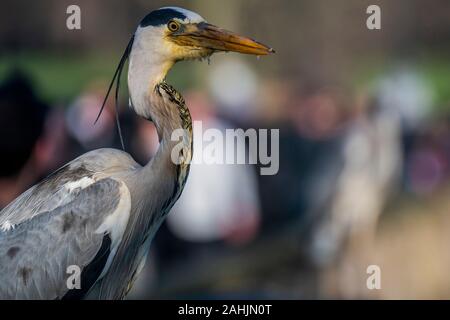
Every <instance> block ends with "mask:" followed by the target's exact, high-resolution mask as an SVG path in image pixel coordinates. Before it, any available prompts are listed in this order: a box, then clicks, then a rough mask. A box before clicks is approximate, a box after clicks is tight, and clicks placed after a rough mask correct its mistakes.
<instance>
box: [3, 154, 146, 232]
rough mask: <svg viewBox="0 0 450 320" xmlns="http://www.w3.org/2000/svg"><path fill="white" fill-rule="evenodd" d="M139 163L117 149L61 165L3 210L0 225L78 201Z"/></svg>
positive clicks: (21, 220)
mask: <svg viewBox="0 0 450 320" xmlns="http://www.w3.org/2000/svg"><path fill="white" fill-rule="evenodd" d="M138 167H139V165H138V164H137V163H136V162H135V161H134V160H133V159H132V158H131V156H129V155H128V154H127V153H125V152H122V151H119V150H114V149H100V150H95V151H91V152H88V153H86V154H84V155H82V156H80V157H78V158H77V159H75V160H73V161H71V162H69V163H68V164H66V165H65V166H63V167H61V168H59V169H58V170H56V171H55V172H53V173H52V174H50V175H49V176H48V177H46V178H45V179H43V180H42V181H41V182H39V183H38V184H36V185H34V186H33V187H31V188H30V189H28V190H27V191H25V192H24V193H22V194H21V195H20V196H19V197H17V198H16V199H15V200H14V201H13V202H12V203H10V204H9V205H8V206H7V207H6V208H4V209H3V210H2V211H0V228H3V229H5V228H12V227H13V226H14V225H17V224H19V223H21V222H23V221H26V220H29V219H32V218H33V217H35V216H37V215H39V214H41V213H43V212H47V211H52V210H55V209H56V208H58V207H61V206H64V205H66V204H67V203H70V202H72V201H74V200H75V199H76V198H77V197H78V196H79V194H80V192H81V191H82V190H84V189H86V188H88V187H90V186H92V185H94V184H96V183H97V182H99V181H101V180H104V179H107V178H112V179H113V180H116V181H119V182H120V180H121V179H120V178H119V177H120V176H125V175H126V173H127V172H130V171H132V170H134V169H136V168H138Z"/></svg>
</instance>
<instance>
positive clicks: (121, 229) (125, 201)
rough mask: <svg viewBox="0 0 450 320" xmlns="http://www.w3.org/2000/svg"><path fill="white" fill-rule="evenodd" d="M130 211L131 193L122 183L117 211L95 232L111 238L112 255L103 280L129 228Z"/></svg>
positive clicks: (104, 271)
mask: <svg viewBox="0 0 450 320" xmlns="http://www.w3.org/2000/svg"><path fill="white" fill-rule="evenodd" d="M130 211H131V196H130V191H129V190H128V187H127V186H126V185H125V183H123V182H121V185H120V200H119V204H118V205H117V208H116V210H114V212H113V213H112V214H110V215H109V216H107V217H106V219H105V220H104V221H103V223H102V224H101V225H100V226H99V227H98V228H97V230H95V233H98V234H101V233H108V234H109V236H110V237H111V253H110V255H109V257H108V261H106V264H105V267H104V269H103V271H102V273H101V275H100V277H99V278H102V277H103V276H104V275H105V274H106V272H107V271H108V269H109V267H110V266H111V263H112V260H113V258H114V256H115V254H116V252H117V249H118V248H119V245H120V243H121V241H122V237H123V235H124V233H125V229H126V228H127V224H128V219H129V217H130Z"/></svg>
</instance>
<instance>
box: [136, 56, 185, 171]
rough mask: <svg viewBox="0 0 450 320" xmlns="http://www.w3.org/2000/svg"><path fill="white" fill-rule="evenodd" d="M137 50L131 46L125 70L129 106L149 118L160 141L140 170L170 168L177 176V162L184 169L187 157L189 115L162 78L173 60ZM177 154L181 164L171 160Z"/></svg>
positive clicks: (177, 95)
mask: <svg viewBox="0 0 450 320" xmlns="http://www.w3.org/2000/svg"><path fill="white" fill-rule="evenodd" d="M139 52H140V49H139V48H137V49H136V48H135V47H133V51H132V53H131V55H130V66H129V70H128V89H129V92H130V97H131V103H132V108H133V109H134V110H135V112H136V113H137V114H139V115H140V116H142V117H144V118H146V119H148V120H151V121H153V123H154V124H155V126H156V130H157V132H158V138H159V141H160V147H159V149H158V151H157V153H156V155H155V156H154V157H153V159H152V160H151V161H150V162H149V163H148V164H147V165H146V166H145V168H144V170H145V171H146V172H149V173H151V174H149V176H152V175H153V174H154V173H155V172H158V173H161V174H163V175H164V174H166V175H167V174H168V173H170V172H171V171H174V172H176V175H179V174H180V172H179V170H178V169H179V168H180V164H181V167H183V168H186V167H187V168H188V163H189V162H190V159H191V154H192V120H191V116H190V113H189V110H188V109H187V107H186V105H185V102H184V99H183V98H182V97H181V95H180V94H179V93H178V92H177V91H176V90H175V89H174V88H172V87H171V86H170V85H168V84H167V83H165V82H164V80H163V79H164V77H165V76H166V74H167V71H168V70H169V69H170V67H172V65H173V63H170V62H164V61H159V59H157V58H154V57H153V58H152V57H151V56H149V55H145V54H143V53H141V54H140V53H139ZM174 152H175V153H174ZM177 153H179V154H180V155H181V156H182V157H183V158H184V159H183V160H182V161H181V163H177V162H176V161H174V160H176V159H173V157H174V154H177ZM167 170H169V171H167ZM177 179H178V177H177Z"/></svg>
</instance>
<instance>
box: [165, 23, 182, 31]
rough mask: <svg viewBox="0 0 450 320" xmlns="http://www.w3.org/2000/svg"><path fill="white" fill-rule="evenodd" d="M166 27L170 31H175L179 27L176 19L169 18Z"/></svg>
mask: <svg viewBox="0 0 450 320" xmlns="http://www.w3.org/2000/svg"><path fill="white" fill-rule="evenodd" d="M167 28H169V30H170V31H172V32H176V31H178V30H179V29H180V24H179V23H178V22H176V21H173V20H171V21H169V23H168V24H167Z"/></svg>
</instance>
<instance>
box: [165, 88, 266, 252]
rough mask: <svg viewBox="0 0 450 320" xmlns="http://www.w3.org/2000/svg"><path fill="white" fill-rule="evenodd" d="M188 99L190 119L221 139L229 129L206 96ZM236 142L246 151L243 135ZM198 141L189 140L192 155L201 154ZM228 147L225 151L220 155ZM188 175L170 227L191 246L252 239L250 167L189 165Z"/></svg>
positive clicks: (255, 206)
mask: <svg viewBox="0 0 450 320" xmlns="http://www.w3.org/2000/svg"><path fill="white" fill-rule="evenodd" d="M188 99H189V102H190V105H191V106H192V108H191V109H192V116H193V119H194V121H201V123H202V129H203V130H207V129H209V128H214V129H218V130H220V131H221V132H222V133H223V135H225V129H226V128H229V127H230V125H229V124H227V123H226V122H225V121H224V120H222V119H220V118H218V117H217V116H216V115H215V112H214V107H213V106H212V103H211V102H210V101H209V100H208V98H207V97H206V96H205V95H203V94H201V93H199V92H191V93H190V94H189V95H188ZM195 133H196V132H195V130H194V135H195ZM238 139H239V141H238V148H245V147H246V145H245V141H244V137H240V138H238ZM202 140H203V137H195V136H194V152H196V151H195V150H197V152H201V151H202V149H201V144H202ZM203 146H205V141H203ZM196 147H197V148H196ZM233 147H234V146H228V145H226V146H225V147H224V157H225V154H226V153H227V150H228V152H230V148H233ZM194 159H195V157H194ZM191 175H192V176H191V180H190V181H189V182H188V184H187V185H186V189H185V193H184V194H183V195H182V196H181V197H180V200H179V202H178V203H177V204H176V205H175V206H174V211H173V214H172V215H171V216H170V217H168V220H167V221H168V225H169V227H170V229H171V230H172V231H173V232H174V233H175V234H176V235H177V236H178V237H180V238H182V239H184V240H187V241H191V242H213V241H219V240H221V241H225V242H227V243H235V244H240V243H246V242H248V241H250V240H252V239H253V238H254V237H255V236H256V233H257V230H258V225H259V199H258V196H257V189H256V177H255V173H254V171H253V170H252V168H251V167H249V166H247V165H238V164H206V163H203V162H202V163H201V164H197V163H194V164H193V166H192V167H191ZM206 194H207V195H208V196H205V195H206Z"/></svg>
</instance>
